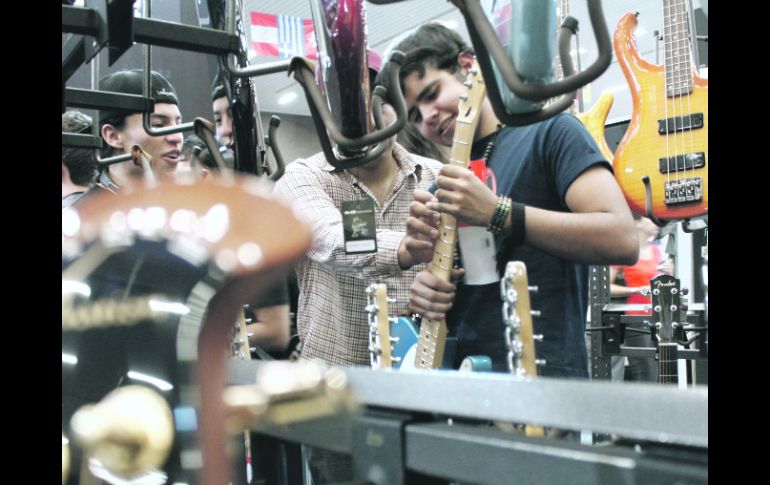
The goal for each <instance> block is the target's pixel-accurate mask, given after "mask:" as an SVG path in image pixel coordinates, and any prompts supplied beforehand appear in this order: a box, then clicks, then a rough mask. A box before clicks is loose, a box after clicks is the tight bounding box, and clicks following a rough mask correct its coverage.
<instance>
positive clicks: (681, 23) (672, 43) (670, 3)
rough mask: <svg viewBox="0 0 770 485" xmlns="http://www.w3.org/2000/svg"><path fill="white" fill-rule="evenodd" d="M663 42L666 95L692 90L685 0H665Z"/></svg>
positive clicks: (672, 95) (683, 93)
mask: <svg viewBox="0 0 770 485" xmlns="http://www.w3.org/2000/svg"><path fill="white" fill-rule="evenodd" d="M663 43H664V59H665V64H664V66H665V73H666V96H668V97H669V98H671V97H674V96H682V95H685V94H690V93H691V92H692V60H691V57H690V55H691V54H690V28H689V17H688V14H687V6H686V5H685V1H684V0H663Z"/></svg>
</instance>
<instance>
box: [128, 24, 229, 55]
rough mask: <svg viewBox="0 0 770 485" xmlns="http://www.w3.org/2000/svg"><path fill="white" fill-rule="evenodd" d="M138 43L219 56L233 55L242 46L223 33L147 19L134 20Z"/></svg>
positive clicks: (135, 36)
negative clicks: (231, 53) (238, 46)
mask: <svg viewBox="0 0 770 485" xmlns="http://www.w3.org/2000/svg"><path fill="white" fill-rule="evenodd" d="M134 40H135V41H136V42H140V43H142V44H151V45H153V46H158V47H171V48H173V49H180V50H187V51H193V52H202V53H205V54H214V55H218V56H222V55H227V54H228V53H230V52H233V50H234V49H235V47H234V46H235V45H237V44H236V43H237V42H238V38H237V37H236V36H234V35H229V34H227V33H226V32H222V31H221V30H214V29H208V28H205V27H195V26H192V25H181V24H178V23H174V22H167V21H165V20H158V19H147V18H135V19H134Z"/></svg>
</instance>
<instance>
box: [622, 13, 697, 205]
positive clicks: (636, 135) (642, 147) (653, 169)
mask: <svg viewBox="0 0 770 485" xmlns="http://www.w3.org/2000/svg"><path fill="white" fill-rule="evenodd" d="M636 25H637V18H636V15H634V14H633V13H628V14H626V15H624V16H623V17H622V18H621V19H620V21H619V22H618V25H617V28H616V30H615V36H614V41H613V45H614V48H615V56H616V57H617V59H618V62H619V64H620V67H621V68H622V69H623V74H624V75H625V77H626V80H627V81H628V85H629V88H630V91H631V97H632V98H633V114H632V116H631V121H630V123H629V126H628V130H627V131H626V134H625V135H624V136H623V139H622V140H621V142H620V145H619V146H618V148H617V150H616V152H615V157H614V162H613V165H614V167H615V177H616V179H617V180H618V184H619V185H620V188H621V189H622V190H623V193H624V194H625V196H626V200H627V201H628V205H629V206H630V208H631V210H633V211H634V212H636V213H638V214H642V215H645V214H646V210H645V187H644V184H643V182H642V177H644V176H648V177H649V178H650V183H651V189H652V210H653V213H654V215H655V216H656V217H658V218H660V219H687V218H692V217H697V216H703V215H707V214H708V80H707V79H703V78H701V77H699V76H697V74H695V71H694V69H692V68H691V66H690V65H688V66H687V67H688V69H687V73H688V75H689V76H690V77H691V84H692V90H691V92H690V93H689V94H682V95H676V96H673V97H669V96H668V94H667V88H666V75H665V72H664V66H660V65H655V64H651V63H649V62H647V61H646V60H644V59H643V58H642V57H640V56H639V53H638V51H637V49H636V45H635V41H634V38H633V31H634V29H635V28H636ZM664 42H666V41H664ZM687 48H688V49H689V46H688V47H687ZM688 64H689V63H688ZM688 81H689V80H688ZM696 113H697V114H699V115H702V127H699V128H694V129H689V130H683V131H682V130H680V131H674V132H673V133H668V134H659V122H660V121H661V120H667V119H670V118H672V117H676V116H688V115H694V114H696ZM664 126H666V125H665V122H664ZM687 154H702V157H703V166H702V167H699V168H695V167H693V168H687V167H688V166H689V165H690V163H691V162H687V161H684V162H682V161H680V162H678V164H679V165H680V166H681V167H682V168H684V169H682V168H679V169H678V170H676V169H674V168H671V169H666V170H669V172H668V173H661V167H660V166H661V162H660V160H661V159H663V160H667V159H668V160H670V159H671V157H682V156H683V155H687ZM674 163H676V162H674ZM692 164H693V165H697V163H696V162H692ZM696 179H697V180H700V187H701V190H702V195H700V196H693V197H692V198H693V199H697V200H688V201H680V202H675V203H668V204H667V203H666V202H665V188H666V184H667V183H668V182H671V181H674V182H678V181H686V180H696ZM676 187H677V188H679V187H680V185H679V184H677V185H676ZM682 190H685V189H684V188H682ZM688 195H689V194H688Z"/></svg>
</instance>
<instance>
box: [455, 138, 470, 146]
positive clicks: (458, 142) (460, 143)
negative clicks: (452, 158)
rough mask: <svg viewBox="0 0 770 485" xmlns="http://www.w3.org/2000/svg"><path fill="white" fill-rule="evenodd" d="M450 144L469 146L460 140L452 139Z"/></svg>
mask: <svg viewBox="0 0 770 485" xmlns="http://www.w3.org/2000/svg"><path fill="white" fill-rule="evenodd" d="M452 143H457V144H459V145H468V144H469V143H468V142H464V141H462V140H454V139H453V140H452Z"/></svg>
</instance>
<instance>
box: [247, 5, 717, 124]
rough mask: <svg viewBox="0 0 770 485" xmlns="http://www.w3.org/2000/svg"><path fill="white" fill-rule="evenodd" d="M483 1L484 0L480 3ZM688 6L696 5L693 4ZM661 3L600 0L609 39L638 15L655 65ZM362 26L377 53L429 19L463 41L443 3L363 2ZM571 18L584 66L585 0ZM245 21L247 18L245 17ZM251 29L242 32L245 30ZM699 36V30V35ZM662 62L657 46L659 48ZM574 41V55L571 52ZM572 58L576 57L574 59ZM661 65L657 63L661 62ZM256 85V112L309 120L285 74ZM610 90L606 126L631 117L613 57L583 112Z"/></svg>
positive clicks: (275, 9)
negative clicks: (451, 28) (286, 99)
mask: <svg viewBox="0 0 770 485" xmlns="http://www.w3.org/2000/svg"><path fill="white" fill-rule="evenodd" d="M482 3H484V2H482ZM694 4H695V5H693V7H695V8H697V7H698V6H699V2H698V0H695V1H694ZM243 5H244V10H245V11H246V12H251V11H254V12H262V13H269V14H281V15H291V16H296V17H302V18H307V19H310V18H312V15H311V7H310V1H309V0H244V2H243ZM661 5H662V1H661V0H624V1H617V0H613V1H604V2H602V7H603V10H604V15H605V19H606V21H607V27H608V29H609V31H610V36H612V33H613V32H614V30H615V25H616V24H617V22H618V20H619V19H620V17H621V16H622V15H623V14H625V13H627V12H632V11H635V12H639V26H638V29H637V44H638V49H639V51H640V53H641V54H642V56H643V57H645V58H646V59H647V60H649V61H651V62H655V38H654V37H655V36H654V35H653V32H654V31H656V30H658V31H662V30H663V24H662V6H661ZM365 8H366V22H367V31H368V43H369V47H370V48H374V49H375V50H377V51H378V52H380V53H382V52H384V51H385V50H386V49H387V47H388V46H389V44H390V43H391V41H392V40H393V39H394V38H396V37H397V36H398V35H399V34H401V33H402V32H405V31H407V30H410V29H413V28H415V27H418V26H420V25H422V24H423V23H426V22H429V21H434V20H438V21H442V22H448V23H450V25H452V24H454V25H457V27H456V30H457V32H458V33H460V35H462V36H463V37H464V38H466V39H468V33H467V29H466V27H465V22H464V20H463V18H462V15H461V14H460V13H459V11H458V10H457V8H456V7H454V6H453V5H452V4H451V3H449V1H448V0H407V1H405V2H401V3H397V4H391V5H374V4H371V3H368V2H366V4H365ZM569 8H570V14H571V15H572V16H574V17H575V18H577V19H578V21H579V22H580V31H579V33H578V42H579V52H580V60H579V62H580V65H581V66H583V67H584V68H585V67H587V66H588V65H590V64H591V63H593V62H594V61H595V59H596V56H597V53H596V42H595V40H594V36H593V32H592V29H591V24H590V21H589V19H588V11H587V7H586V0H572V1H571V2H569ZM245 17H246V18H249V16H248V15H246V16H245ZM248 30H250V29H247V31H248ZM698 34H699V35H703V34H704V32H700V31H699V32H698ZM659 49H660V52H661V54H660V55H661V58H662V43H661V44H660V46H659ZM576 50H577V49H575V43H574V42H573V51H576ZM276 60H278V59H277V58H268V57H256V58H253V59H252V63H253V64H259V63H262V62H274V61H276ZM573 60H575V57H573ZM660 62H662V61H660ZM254 82H255V84H256V87H257V93H258V102H259V106H260V109H261V110H262V111H266V112H273V113H287V114H295V115H306V116H309V110H308V108H307V103H306V101H305V97H304V95H303V94H302V90H301V88H300V87H299V84H298V83H297V82H296V81H294V79H293V78H290V77H288V76H287V75H286V74H285V73H279V74H270V75H266V76H260V77H257V78H254ZM606 89H609V90H611V91H612V92H613V94H614V95H615V103H614V105H613V108H612V110H611V111H610V115H609V117H608V122H612V121H615V120H622V119H628V118H629V117H630V116H631V109H632V105H631V97H630V94H629V92H628V88H627V87H626V81H625V78H624V77H623V74H622V72H621V71H620V68H619V67H618V64H617V62H615V60H614V58H613V63H612V65H611V66H610V68H609V69H608V70H607V71H606V72H605V73H604V74H603V75H602V76H601V77H600V78H599V79H597V80H596V81H594V82H593V83H592V84H591V86H590V88H589V89H588V91H584V100H585V108H586V109H588V108H590V106H591V105H592V104H593V102H594V101H595V100H596V99H597V98H598V97H599V95H600V94H601V92H602V91H604V90H606ZM292 91H294V92H296V94H297V97H296V99H295V100H294V101H293V102H291V103H288V104H278V99H279V98H280V97H281V96H282V95H284V94H286V93H288V92H292Z"/></svg>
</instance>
